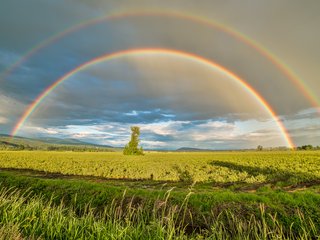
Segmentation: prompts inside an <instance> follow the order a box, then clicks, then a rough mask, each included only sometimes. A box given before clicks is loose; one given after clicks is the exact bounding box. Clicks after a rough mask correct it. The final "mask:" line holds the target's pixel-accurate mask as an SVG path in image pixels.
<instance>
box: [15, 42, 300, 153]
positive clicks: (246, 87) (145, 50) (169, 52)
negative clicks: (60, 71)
mask: <svg viewBox="0 0 320 240" xmlns="http://www.w3.org/2000/svg"><path fill="white" fill-rule="evenodd" d="M150 54H153V55H159V54H161V55H165V56H168V57H170V56H178V57H181V58H183V59H186V60H189V61H191V62H196V63H199V64H202V65H203V66H205V67H209V68H210V69H212V70H213V71H218V72H220V73H222V74H223V75H225V76H227V77H229V78H231V79H233V80H234V81H235V82H237V83H238V84H239V85H240V86H241V87H242V88H243V89H244V90H245V91H246V92H247V93H248V94H250V95H251V96H253V97H254V98H255V99H256V100H257V102H258V103H259V104H260V105H261V107H263V108H264V109H265V110H266V111H267V112H268V113H269V114H270V116H271V117H272V118H273V119H274V120H275V122H276V123H277V126H278V128H279V130H280V131H281V133H282V136H283V138H284V140H285V141H286V143H287V145H288V146H289V147H291V148H292V147H294V144H293V142H292V140H291V138H290V136H289V134H288V132H287V131H286V128H285V127H284V125H283V123H282V122H281V121H280V120H279V119H278V117H277V115H276V113H275V112H274V111H273V110H272V108H271V106H270V105H269V104H268V103H267V102H266V101H265V100H264V98H263V97H262V96H261V95H260V94H259V93H258V92H257V91H256V90H255V89H253V88H252V87H251V86H250V85H249V84H248V83H247V82H246V81H244V80H243V79H241V78H240V77H239V76H237V75H236V74H235V73H233V72H231V71H230V70H228V69H226V68H224V67H223V66H221V65H219V64H218V63H216V62H213V61H211V60H208V59H206V58H204V57H201V56H198V55H195V54H192V53H188V52H183V51H178V50H173V49H164V48H141V49H128V50H123V51H118V52H114V53H111V54H105V55H102V56H100V57H97V58H94V59H92V60H90V61H88V62H85V63H83V64H81V65H79V66H78V67H76V68H74V69H73V70H71V71H70V72H68V73H67V74H65V75H63V76H62V77H60V78H59V79H58V80H56V81H55V82H54V83H53V84H52V85H50V86H49V87H48V88H47V89H46V90H45V91H43V92H42V93H41V94H40V95H39V96H38V97H37V98H36V99H35V100H34V101H33V102H32V104H30V105H29V106H28V108H27V110H26V111H25V112H24V114H23V115H22V117H21V118H20V120H19V121H18V122H17V124H16V125H15V127H14V129H13V130H12V133H11V135H12V136H14V135H16V134H17V132H18V131H19V130H20V129H21V127H22V126H23V124H24V123H25V122H26V120H27V119H28V117H29V116H30V115H31V114H32V112H34V110H35V109H36V108H37V107H38V106H39V104H40V103H41V102H42V101H43V100H44V99H45V98H46V97H47V96H48V95H49V94H50V93H51V92H52V91H53V90H54V89H55V88H57V87H58V86H59V85H60V84H61V83H63V82H64V81H66V80H67V79H69V78H70V77H72V76H73V75H75V74H76V73H78V72H80V71H82V70H85V69H86V68H88V67H90V66H93V65H95V64H98V63H101V62H105V61H110V60H112V59H117V58H121V57H124V56H137V55H139V56H140V55H142V56H143V55H150Z"/></svg>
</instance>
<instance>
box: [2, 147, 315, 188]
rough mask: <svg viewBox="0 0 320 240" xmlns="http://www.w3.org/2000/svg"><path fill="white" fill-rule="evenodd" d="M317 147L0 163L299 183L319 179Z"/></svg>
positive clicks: (108, 174)
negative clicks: (314, 148)
mask: <svg viewBox="0 0 320 240" xmlns="http://www.w3.org/2000/svg"><path fill="white" fill-rule="evenodd" d="M319 165H320V152H316V151H306V152H294V151H287V152H206V153H156V152H153V153H147V154H146V155H145V156H124V155H122V153H119V152H118V153H117V152H114V153H106V152H100V153H89V152H84V153H79V152H41V151H19V152H10V151H2V152H0V168H17V169H33V170H39V171H45V172H51V173H61V174H68V175H89V176H97V177H105V178H114V179H153V180H163V181H192V182H208V181H210V182H218V183H226V182H246V183H263V182H277V181H286V182H289V183H292V184H293V183H298V182H305V181H313V180H318V179H320V167H319Z"/></svg>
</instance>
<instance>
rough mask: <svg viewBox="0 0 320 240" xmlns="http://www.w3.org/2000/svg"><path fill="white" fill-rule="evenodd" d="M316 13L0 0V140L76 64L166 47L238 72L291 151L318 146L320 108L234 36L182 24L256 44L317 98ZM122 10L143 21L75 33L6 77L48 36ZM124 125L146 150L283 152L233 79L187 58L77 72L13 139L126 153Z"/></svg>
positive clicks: (233, 5)
mask: <svg viewBox="0 0 320 240" xmlns="http://www.w3.org/2000/svg"><path fill="white" fill-rule="evenodd" d="M319 10H320V3H319V2H317V1H308V2H303V1H298V0H297V1H292V0H287V1H281V2H279V1H276V0H272V1H254V0H245V1H237V0H233V1H227V2H225V1H201V3H200V2H199V1H190V0H183V1H182V0H181V1H170V2H169V1H150V0H148V1H129V0H128V1H121V3H120V2H119V1H101V0H94V1H90V2H89V1H79V0H78V1H75V0H69V1H62V0H61V1H60V0H58V1H47V0H41V1H40V0H28V1H18V0H2V2H1V8H0V29H1V38H0V86H1V88H0V133H6V134H9V133H10V132H11V131H12V129H13V127H14V125H15V123H16V122H17V121H18V119H19V117H20V116H21V115H22V114H23V112H24V111H25V109H26V107H27V106H28V105H29V104H30V103H32V101H34V99H35V98H36V97H37V96H38V95H39V94H40V93H41V92H42V91H43V90H45V89H46V88H47V87H48V86H50V85H51V84H52V83H53V82H55V81H56V80H57V79H58V78H60V77H61V76H63V75H64V74H66V73H67V72H69V71H71V70H72V69H74V68H75V67H77V66H79V65H80V64H82V63H84V62H87V61H89V60H91V59H93V58H96V57H98V56H102V55H104V54H108V53H112V52H115V51H120V50H124V49H133V48H165V49H176V50H179V51H184V52H188V53H192V54H196V55H199V56H202V57H204V58H206V59H208V60H211V61H214V62H216V63H218V64H219V65H222V66H224V67H225V68H226V69H229V70H230V71H232V72H234V73H236V74H237V75H238V76H240V77H241V78H243V79H244V80H245V81H246V82H247V83H248V84H249V85H250V86H252V87H253V88H254V89H255V90H256V91H257V92H258V93H260V94H261V96H262V97H263V98H264V99H265V100H266V101H267V102H268V103H269V104H270V106H271V107H272V108H273V109H274V111H275V112H276V113H277V114H278V116H279V117H280V119H281V120H282V121H283V123H284V125H285V126H286V127H287V129H288V132H289V133H290V135H291V137H292V139H293V141H294V143H295V144H297V145H302V144H314V145H320V114H319V111H320V109H319V108H318V106H315V105H312V104H311V103H310V101H309V100H308V99H307V98H306V97H305V95H304V93H303V91H302V90H301V89H299V88H298V87H297V86H296V85H294V84H293V82H292V81H291V80H290V79H289V78H288V76H286V74H284V73H283V72H282V71H281V70H280V69H279V67H277V66H276V65H275V64H274V63H273V62H271V61H270V60H269V59H267V58H266V57H264V56H263V55H261V53H259V52H258V51H257V50H256V49H255V48H252V47H250V46H249V45H248V44H245V43H244V42H242V41H239V39H238V38H235V37H233V36H231V35H230V34H228V33H226V32H223V31H221V30H219V29H217V28H213V27H210V26H209V25H206V24H202V23H200V21H192V20H191V19H190V18H189V19H188V18H186V17H181V15H193V16H199V19H207V20H209V21H211V22H215V23H219V24H221V25H225V26H227V27H228V28H230V29H234V30H235V31H237V32H240V33H241V34H242V35H245V36H247V37H248V38H250V39H252V40H253V41H256V42H257V43H259V44H260V45H261V46H264V48H265V49H267V51H268V52H270V53H273V54H274V56H275V57H276V58H277V59H278V60H281V62H283V63H284V64H285V65H286V66H287V67H288V68H289V69H291V70H292V71H293V72H294V73H295V74H296V75H297V76H298V77H299V79H300V80H301V81H303V83H304V84H305V86H306V87H307V88H308V89H309V90H308V91H309V94H311V93H312V94H313V95H314V98H315V99H320V91H318V89H320V81H319V76H320V70H319V67H318V63H319V62H320V49H319V47H318V43H319V42H320V30H319V27H318V24H319V22H320V15H319V14H318V13H319ZM155 11H156V12H158V13H157V14H151V13H152V12H155ZM119 12H127V13H128V12H133V13H134V12H140V13H144V14H140V15H139V14H131V15H130V14H129V15H126V16H125V17H121V18H114V19H112V20H108V21H101V22H99V23H97V24H93V25H90V26H88V27H86V28H82V29H78V30H77V31H72V32H70V33H69V34H66V35H64V36H63V37H61V38H59V39H57V40H56V41H54V42H52V43H50V44H48V45H47V46H46V47H44V48H41V49H40V50H39V51H37V52H35V53H34V54H32V55H30V57H29V58H28V59H26V60H25V61H23V62H22V63H21V64H20V65H18V66H17V67H16V68H14V69H12V71H10V72H8V71H7V70H8V69H10V68H11V66H12V65H13V64H14V63H15V62H16V61H18V60H19V59H20V58H21V57H23V56H25V54H26V53H27V52H28V51H29V50H30V49H32V48H34V47H35V46H37V45H39V43H41V42H42V43H43V41H45V40H46V39H48V38H50V37H51V36H53V35H54V34H56V33H59V32H63V31H65V30H66V29H68V28H69V27H72V26H75V25H77V24H79V23H81V22H86V21H88V20H92V19H95V18H98V17H102V16H109V15H112V14H116V13H119ZM173 12H179V13H180V15H179V16H180V17H177V16H174V14H173ZM160 13H161V14H160ZM132 125H138V126H140V127H141V132H142V136H141V138H142V145H143V146H144V147H146V148H158V149H160V148H161V149H175V148H178V147H199V148H211V149H230V148H232V149H238V148H252V147H256V145H258V144H262V145H264V146H282V145H286V142H285V140H284V138H283V136H282V134H281V132H280V131H279V127H278V126H277V124H276V122H275V120H274V119H272V116H271V115H270V114H269V113H268V112H267V111H266V109H265V108H264V107H263V106H262V105H261V103H259V101H258V100H257V98H255V97H254V96H253V95H252V93H250V92H248V91H247V90H245V89H244V88H243V86H241V84H239V82H237V81H235V79H232V78H230V77H228V76H226V74H223V73H222V72H221V71H219V70H218V69H215V68H212V67H209V66H208V65H206V64H203V63H201V62H199V61H194V59H193V60H192V59H189V58H183V57H181V56H174V55H172V54H170V55H165V54H159V53H155V54H140V55H134V56H122V57H120V58H117V59H113V60H110V61H107V62H101V63H99V64H96V65H94V66H91V67H88V68H87V69H85V70H83V71H81V72H78V73H77V74H75V75H73V76H72V77H70V78H69V79H68V80H66V81H65V82H64V83H62V84H61V85H59V86H58V87H57V88H56V89H55V90H54V91H52V92H51V93H50V94H49V95H48V97H47V98H45V99H44V101H43V102H42V103H41V104H40V105H39V107H38V108H37V109H36V111H34V113H33V114H32V115H31V116H30V118H29V119H28V120H27V122H26V123H25V125H24V126H23V127H22V129H21V130H20V131H19V132H18V135H23V136H29V137H47V136H50V137H65V138H77V139H81V140H83V141H89V142H94V143H99V144H107V145H114V146H123V145H124V144H125V143H126V142H127V141H128V138H129V135H130V126H132Z"/></svg>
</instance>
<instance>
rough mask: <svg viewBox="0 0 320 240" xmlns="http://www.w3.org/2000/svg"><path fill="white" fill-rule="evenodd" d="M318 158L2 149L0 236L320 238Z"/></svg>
mask: <svg viewBox="0 0 320 240" xmlns="http://www.w3.org/2000/svg"><path fill="white" fill-rule="evenodd" d="M319 163H320V152H319V151H283V152H263V151H262V152H253V151H252V152H198V153H196V152H191V153H187V152H186V153H173V152H147V153H146V154H145V155H144V156H125V155H123V154H122V153H120V152H113V153H105V152H96V153H91V152H81V153H78V152H45V151H43V152H42V151H2V152H0V168H1V169H2V170H1V172H0V180H1V192H0V211H1V213H2V214H0V216H1V217H0V223H1V226H2V228H1V229H0V236H2V238H4V239H14V238H16V239H20V238H23V237H31V239H38V238H40V239H203V238H209V239H221V238H223V239H225V238H231V239H234V238H237V239H254V238H260V239H275V238H277V239H288V238H289V239H291V238H292V239H293V238H300V239H310V238H318V237H319V236H320V235H319V234H320V232H319V229H320V222H319V219H320V209H319V205H320V196H319V193H320V188H319V179H320V169H319ZM6 229H10V231H7V230H6Z"/></svg>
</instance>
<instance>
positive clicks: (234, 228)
mask: <svg viewBox="0 0 320 240" xmlns="http://www.w3.org/2000/svg"><path fill="white" fill-rule="evenodd" d="M191 194H192V192H189V194H187V195H186V197H185V199H184V201H183V202H182V203H180V204H179V205H174V204H171V203H170V201H169V198H170V195H171V191H168V192H167V193H166V194H165V196H164V197H163V198H158V199H156V200H155V201H153V202H149V203H147V202H140V201H137V199H136V198H134V197H132V198H130V199H128V198H127V197H126V193H125V192H124V194H123V197H122V199H120V202H119V201H117V200H114V201H111V202H109V203H106V204H105V206H104V208H103V209H100V210H99V211H97V209H95V208H93V207H92V206H91V205H90V204H87V205H86V206H85V207H84V208H83V209H82V210H81V211H79V209H75V208H74V207H72V206H67V205H65V204H64V203H63V202H61V203H60V204H59V205H57V204H55V203H54V201H52V199H49V200H45V199H44V198H43V197H41V196H39V195H34V194H32V192H30V191H19V190H17V189H15V188H1V189H0V238H1V239H320V232H319V229H317V228H316V227H315V224H314V222H313V221H312V220H311V218H308V216H305V215H303V214H302V212H300V211H298V210H297V218H298V220H299V221H298V223H299V224H297V222H295V223H292V224H291V225H290V226H291V227H290V228H284V226H283V225H282V224H281V221H279V219H278V217H277V214H276V213H275V214H270V213H266V208H267V207H266V206H265V205H264V204H260V205H259V208H258V209H257V214H252V215H251V216H249V218H248V217H247V216H243V217H242V216H241V215H239V214H235V213H234V212H233V210H232V209H223V210H221V212H220V213H219V214H215V213H212V216H211V217H210V218H208V219H206V221H207V224H206V226H202V227H199V228H192V222H193V218H192V211H191V210H190V208H189V206H188V202H189V197H190V196H191ZM74 201H77V199H76V198H75V199H74Z"/></svg>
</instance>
